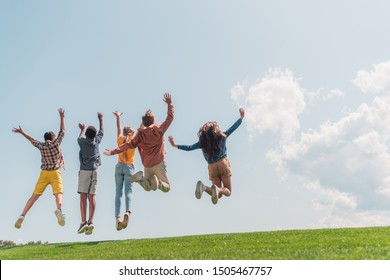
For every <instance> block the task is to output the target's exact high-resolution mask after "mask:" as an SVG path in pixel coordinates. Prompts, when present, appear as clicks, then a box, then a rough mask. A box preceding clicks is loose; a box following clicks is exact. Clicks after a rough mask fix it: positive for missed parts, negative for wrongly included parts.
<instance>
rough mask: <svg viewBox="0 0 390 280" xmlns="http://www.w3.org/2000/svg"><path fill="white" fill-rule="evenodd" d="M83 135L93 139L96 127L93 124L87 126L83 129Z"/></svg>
mask: <svg viewBox="0 0 390 280" xmlns="http://www.w3.org/2000/svg"><path fill="white" fill-rule="evenodd" d="M85 136H86V137H87V138H89V139H93V138H95V136H96V128H95V127H94V126H92V125H91V126H88V128H87V130H86V131H85Z"/></svg>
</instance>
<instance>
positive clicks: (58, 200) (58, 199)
mask: <svg viewBox="0 0 390 280" xmlns="http://www.w3.org/2000/svg"><path fill="white" fill-rule="evenodd" d="M54 196H55V198H56V205H57V209H60V210H61V208H62V193H56V194H55V195H54Z"/></svg>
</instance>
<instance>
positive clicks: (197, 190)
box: [195, 181, 206, 199]
mask: <svg viewBox="0 0 390 280" xmlns="http://www.w3.org/2000/svg"><path fill="white" fill-rule="evenodd" d="M205 189H206V187H205V185H203V183H202V181H198V182H197V183H196V188H195V197H196V198H197V199H200V198H201V197H202V194H203V192H204V190H205Z"/></svg>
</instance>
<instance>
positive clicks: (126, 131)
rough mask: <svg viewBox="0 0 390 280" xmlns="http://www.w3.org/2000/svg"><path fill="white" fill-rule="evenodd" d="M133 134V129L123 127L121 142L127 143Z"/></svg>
mask: <svg viewBox="0 0 390 280" xmlns="http://www.w3.org/2000/svg"><path fill="white" fill-rule="evenodd" d="M133 134H134V129H133V128H132V127H131V126H130V125H126V126H125V127H123V142H124V143H126V142H128V141H129V140H130V139H131V138H130V137H131V136H132V135H133Z"/></svg>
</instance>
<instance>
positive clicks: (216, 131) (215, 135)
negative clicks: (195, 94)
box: [198, 122, 226, 159]
mask: <svg viewBox="0 0 390 280" xmlns="http://www.w3.org/2000/svg"><path fill="white" fill-rule="evenodd" d="M198 137H199V144H200V148H201V149H202V151H203V153H204V154H205V155H206V157H207V158H208V159H212V158H214V157H216V156H218V154H219V153H220V151H221V141H222V139H224V138H226V135H225V134H224V133H223V132H222V131H221V129H220V128H219V125H218V123H217V122H207V123H205V124H204V125H203V126H202V127H201V128H200V129H199V132H198Z"/></svg>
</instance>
